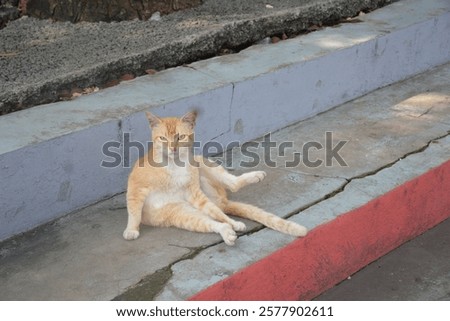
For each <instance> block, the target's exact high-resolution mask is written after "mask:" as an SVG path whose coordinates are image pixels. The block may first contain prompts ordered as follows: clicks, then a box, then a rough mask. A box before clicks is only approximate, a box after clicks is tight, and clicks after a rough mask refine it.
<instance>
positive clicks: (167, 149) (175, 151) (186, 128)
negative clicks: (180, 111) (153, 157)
mask: <svg viewBox="0 0 450 321" xmlns="http://www.w3.org/2000/svg"><path fill="white" fill-rule="evenodd" d="M146 114H147V119H148V121H149V123H150V127H151V129H152V141H153V148H154V149H155V150H157V151H159V152H162V153H163V154H164V155H166V156H168V157H170V158H174V157H175V156H181V155H188V153H189V151H190V148H191V146H192V144H193V142H194V127H195V120H196V119H197V112H196V111H195V110H194V111H191V112H188V113H187V114H186V115H184V116H183V117H181V118H177V117H168V118H160V117H158V116H155V115H153V114H152V113H150V112H147V113H146Z"/></svg>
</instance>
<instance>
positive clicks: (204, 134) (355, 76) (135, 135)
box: [0, 0, 450, 240]
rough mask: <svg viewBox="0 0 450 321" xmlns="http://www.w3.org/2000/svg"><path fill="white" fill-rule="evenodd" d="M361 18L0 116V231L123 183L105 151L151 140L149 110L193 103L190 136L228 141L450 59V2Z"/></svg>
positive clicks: (176, 111)
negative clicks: (196, 112) (195, 111)
mask: <svg viewBox="0 0 450 321" xmlns="http://www.w3.org/2000/svg"><path fill="white" fill-rule="evenodd" d="M405 12H408V15H405ZM360 19H361V21H362V22H359V23H353V24H343V25H340V26H337V27H334V28H326V29H324V30H321V31H318V32H315V33H311V34H308V35H305V36H303V37H298V38H294V39H288V40H286V41H282V42H279V43H278V44H276V45H258V46H253V47H251V48H248V49H246V50H243V51H241V52H240V53H238V54H235V55H229V56H226V57H218V58H213V59H209V60H208V61H207V62H199V63H195V64H192V65H189V66H186V67H177V68H174V69H169V70H166V71H163V72H160V73H157V74H156V75H153V76H144V77H139V78H137V79H134V80H131V81H128V82H124V83H122V84H120V85H118V86H115V87H112V88H108V89H106V90H101V91H100V92H98V93H95V94H92V95H88V96H84V97H80V98H79V99H75V100H72V101H67V102H58V103H53V104H48V105H42V106H39V108H30V109H27V110H23V111H19V112H16V113H12V114H9V115H5V116H2V117H0V137H1V138H2V141H1V144H0V164H2V165H1V166H2V170H1V171H0V184H1V189H2V191H3V192H2V193H1V194H0V207H1V208H2V210H3V211H2V212H0V220H2V222H5V223H4V224H2V225H0V240H2V239H6V238H8V237H11V236H12V235H15V234H17V233H20V232H23V231H26V230H29V229H31V228H34V227H36V226H37V225H39V224H42V223H45V222H49V221H51V220H52V219H55V218H57V217H61V216H62V215H65V214H67V213H69V212H72V211H74V210H77V209H80V208H82V207H85V206H87V205H90V204H93V203H95V202H96V201H99V200H101V199H106V198H109V197H111V196H113V195H115V194H118V193H121V192H123V190H124V188H125V182H126V176H127V175H128V172H129V166H127V164H125V162H124V161H123V162H122V163H121V164H119V166H115V167H114V168H110V167H107V166H105V163H104V162H105V161H106V162H110V161H112V160H114V159H111V157H110V156H107V154H108V153H105V150H104V148H105V147H106V146H108V144H110V143H114V144H116V146H118V147H114V148H112V151H115V152H118V155H120V156H121V157H122V156H124V155H123V154H124V152H125V151H126V150H124V146H125V143H126V140H125V137H124V135H125V134H127V133H129V132H132V134H131V141H134V142H140V143H142V144H143V145H144V146H146V145H147V139H148V136H149V131H148V125H147V121H146V119H145V117H144V114H143V112H144V111H146V110H149V109H151V110H152V111H153V112H155V113H156V114H158V115H161V116H165V115H181V114H182V113H185V112H186V111H187V110H188V109H191V108H193V107H197V109H198V110H199V111H200V113H201V114H200V118H199V126H198V129H197V133H198V135H197V137H196V138H197V140H198V141H200V142H201V143H203V144H204V143H205V142H208V141H211V140H213V141H216V142H217V143H219V144H220V145H222V146H227V145H228V143H230V142H237V143H243V142H245V141H248V140H251V139H254V138H256V137H259V136H262V135H264V134H265V133H267V132H272V131H275V130H278V129H279V128H283V127H285V126H286V125H288V124H292V123H295V122H298V121H300V120H303V119H306V118H308V117H311V116H313V115H315V114H317V113H320V112H323V111H325V110H328V109H330V108H333V107H335V106H336V105H338V104H341V103H343V102H346V101H349V100H351V99H354V98H356V97H359V96H361V95H364V94H365V93H367V92H370V91H372V90H374V89H376V88H379V87H381V86H385V85H388V84H391V83H392V82H395V81H398V80H401V79H404V78H406V77H409V76H411V75H414V74H416V73H418V72H421V71H424V70H427V69H429V68H430V67H431V66H435V65H439V64H442V63H444V62H446V61H448V60H449V59H450V56H449V55H448V52H450V38H449V37H447V34H448V30H450V6H449V3H448V2H446V1H441V0H432V1H426V2H424V1H418V0H404V1H401V2H396V3H394V4H392V5H391V6H389V7H387V8H381V9H379V10H377V11H375V12H372V13H370V14H366V15H365V16H363V17H361V18H360ZM58 39H59V38H58ZM273 57H278V59H274V58H273ZM361 118H364V117H361ZM385 122H386V124H388V122H389V120H386V121H385ZM321 137H324V134H321ZM409 141H410V140H408V139H405V140H404V142H405V143H407V142H409ZM225 148H226V147H225ZM107 151H108V152H111V149H109V150H107ZM116 155H117V154H116ZM136 157H137V148H135V147H132V148H131V159H130V163H132V162H133V160H134V159H136ZM121 159H122V160H123V159H124V158H123V157H122V158H121ZM102 164H103V165H102ZM325 172H326V170H324V173H325ZM325 174H326V173H325ZM30 182H32V183H31V184H30ZM24 199H26V201H24Z"/></svg>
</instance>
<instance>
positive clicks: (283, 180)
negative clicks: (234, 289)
mask: <svg viewBox="0 0 450 321" xmlns="http://www.w3.org/2000/svg"><path fill="white" fill-rule="evenodd" d="M449 74H450V64H447V65H443V66H441V67H439V68H436V69H433V70H431V71H429V72H427V73H424V74H422V75H420V76H418V77H415V78H412V79H409V80H406V81H404V82H401V83H397V84H394V85H392V86H390V87H387V88H384V89H380V90H378V91H376V92H374V93H371V94H368V95H367V96H365V97H362V98H360V99H357V100H355V101H352V102H349V103H347V104H345V105H342V106H339V107H337V108H335V109H334V110H331V111H329V112H326V113H323V114H321V115H318V116H316V117H314V118H312V119H309V120H306V121H303V122H300V123H298V124H295V125H293V126H290V127H287V128H284V129H282V130H280V131H278V132H276V133H274V134H273V136H272V137H273V138H275V141H277V142H278V143H281V142H285V141H286V140H292V141H293V142H294V146H295V148H297V147H298V146H301V145H302V144H303V143H304V142H306V141H308V140H311V141H313V140H319V141H320V140H321V139H323V137H324V131H326V130H329V129H330V130H332V131H333V132H336V138H338V139H345V140H349V143H348V144H351V143H352V142H355V143H356V144H355V145H349V146H353V147H354V148H347V147H345V149H342V152H343V157H344V158H345V157H347V158H348V163H349V166H348V167H342V166H337V165H336V164H334V166H331V167H329V168H319V169H318V170H314V171H309V169H308V168H305V167H296V168H292V169H291V168H289V169H288V168H285V167H283V166H279V167H276V168H270V167H268V166H264V165H261V164H260V165H258V169H261V168H263V169H265V170H266V171H267V172H268V176H267V178H266V180H265V181H263V182H262V183H260V184H257V185H254V186H249V187H247V188H246V189H244V190H243V191H242V193H239V194H237V195H234V196H233V198H234V199H239V200H241V201H246V202H249V203H252V204H255V205H258V206H261V207H263V208H265V209H266V210H270V211H272V212H274V213H275V214H277V215H280V216H290V218H289V219H292V220H294V221H296V222H298V223H300V224H304V225H305V226H307V227H308V228H310V229H311V228H314V227H315V226H318V225H320V224H323V223H325V222H327V221H330V220H332V219H334V218H335V217H337V216H339V215H341V214H343V213H345V212H347V211H349V210H351V209H354V208H356V207H359V206H361V205H364V204H365V203H366V202H367V201H369V200H371V199H373V198H374V197H376V196H377V195H381V194H383V193H384V192H387V191H389V190H391V189H392V188H394V187H396V186H398V185H399V184H401V183H402V182H405V181H407V180H409V179H411V178H414V177H416V176H418V175H420V174H421V173H423V172H426V171H427V170H428V169H430V168H433V167H435V166H437V165H439V164H441V163H443V162H445V161H447V160H448V159H449V158H450V137H449V131H450V125H449V117H450V116H449V115H450V113H449V111H450V104H449V100H448V99H447V98H445V97H450V92H449V90H448V88H450V86H449V85H450V77H446V75H449ZM431 92H433V93H438V94H436V97H439V99H438V100H436V99H434V98H433V99H431V100H427V99H416V100H414V99H412V98H413V97H421V95H424V93H431ZM436 101H437V102H438V103H436V104H435V102H436ZM428 104H431V105H432V106H433V108H431V109H430V108H429V107H428V106H429V105H428ZM401 106H408V107H407V109H408V110H414V111H415V112H416V111H417V110H421V108H422V110H429V111H428V112H427V113H426V114H425V115H423V116H421V117H415V116H414V115H413V116H411V115H410V114H409V113H408V114H407V115H404V114H403V111H404V108H405V107H401ZM365 115H366V116H365ZM258 141H259V142H261V140H257V141H256V142H258ZM296 150H298V149H296ZM257 151H258V153H259V155H260V157H261V158H262V154H261V153H262V149H261V148H258V149H257ZM293 151H294V150H291V151H290V152H291V153H292V152H293ZM234 154H235V156H236V157H237V159H238V160H239V159H243V156H242V155H240V154H239V152H238V151H237V150H235V151H234ZM367 155H371V157H368V156H367ZM287 156H289V155H287V154H286V155H285V156H284V158H285V157H287ZM405 156H406V157H405ZM277 161H278V162H281V163H283V162H284V160H283V157H282V156H280V157H279V158H278V159H277ZM246 170H248V169H243V168H239V169H237V168H236V169H234V172H236V173H239V172H242V171H246ZM299 211H300V213H298V212H299ZM297 213H298V214H297ZM126 217H127V216H126V209H125V200H124V195H123V194H121V195H117V196H116V197H113V198H111V199H109V200H106V201H102V202H99V203H98V204H96V205H94V206H89V207H87V208H85V209H83V210H81V211H78V212H75V213H72V214H70V215H68V216H66V217H64V218H62V219H59V220H56V221H55V222H53V223H51V224H47V225H44V226H43V227H41V228H39V229H37V230H34V231H32V232H29V233H25V234H23V235H22V236H19V237H15V238H12V239H10V240H8V241H5V242H3V243H1V244H0V299H2V300H109V299H113V298H116V297H118V299H127V298H133V299H137V298H142V299H160V300H168V299H174V300H181V299H186V298H188V297H189V296H191V295H193V294H195V293H196V292H198V291H200V290H202V289H203V288H205V287H206V286H208V285H211V284H212V283H214V282H216V281H218V280H220V279H223V278H225V277H226V276H228V275H230V274H232V273H234V272H236V271H238V270H239V269H242V268H243V267H245V266H247V265H248V264H251V263H252V262H255V261H257V260H259V259H260V258H262V257H264V256H266V255H268V254H270V253H272V252H273V251H275V250H277V249H278V248H280V247H282V246H284V245H286V244H288V243H289V242H291V241H292V240H293V238H292V237H290V236H286V235H283V234H281V233H278V232H275V231H272V230H268V229H265V228H264V229H259V227H258V226H257V225H256V224H252V225H250V224H249V228H250V231H249V232H247V233H246V234H243V235H241V236H240V237H239V239H238V241H237V243H236V245H235V246H234V247H228V246H226V245H225V244H223V243H222V242H221V239H220V237H219V236H216V235H212V234H198V233H192V232H188V231H182V230H177V229H171V228H169V229H163V228H151V227H144V228H143V229H142V234H141V237H140V238H139V239H138V240H136V241H133V242H126V241H124V240H123V239H122V236H121V235H122V231H123V228H124V227H125V223H126ZM161 271H163V272H164V273H161ZM152 276H155V278H152ZM160 276H163V278H164V279H167V283H166V284H165V285H164V284H161V282H159V281H160V280H159V278H160ZM140 281H142V282H141V283H139V282H140ZM136 293H138V294H136ZM122 294H126V295H122ZM136 296H137V297H136Z"/></svg>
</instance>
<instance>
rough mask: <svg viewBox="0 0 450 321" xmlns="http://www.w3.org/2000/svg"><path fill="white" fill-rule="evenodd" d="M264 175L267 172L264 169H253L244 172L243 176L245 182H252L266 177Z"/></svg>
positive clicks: (257, 181)
mask: <svg viewBox="0 0 450 321" xmlns="http://www.w3.org/2000/svg"><path fill="white" fill-rule="evenodd" d="M266 175H267V174H266V172H264V171H254V172H250V173H246V174H244V175H243V176H244V177H245V180H246V182H247V184H254V183H259V182H261V181H262V180H263V179H264V178H266Z"/></svg>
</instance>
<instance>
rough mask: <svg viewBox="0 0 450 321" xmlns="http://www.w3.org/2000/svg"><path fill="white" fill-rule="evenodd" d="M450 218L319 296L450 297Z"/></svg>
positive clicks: (342, 298) (344, 298)
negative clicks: (449, 249)
mask: <svg viewBox="0 0 450 321" xmlns="http://www.w3.org/2000/svg"><path fill="white" fill-rule="evenodd" d="M449 246H450V219H447V220H446V221H444V222H443V223H441V224H439V225H438V226H436V227H435V228H433V229H431V230H429V231H427V232H426V233H424V234H422V235H421V236H419V237H417V238H415V239H413V240H411V241H410V242H408V243H405V244H403V245H402V246H400V247H399V248H397V249H395V250H394V251H392V252H391V253H389V254H387V255H385V256H383V257H382V258H380V259H378V260H377V261H375V262H373V263H371V264H370V265H368V266H367V267H365V268H364V269H362V270H361V271H359V272H358V273H356V274H354V275H352V276H350V277H349V278H348V280H345V281H343V282H342V283H340V284H338V285H337V286H335V287H334V288H332V289H330V290H328V291H326V292H324V293H323V294H322V295H320V296H318V297H317V298H316V300H321V301H331V300H333V301H334V300H338V301H361V300H362V301H372V300H373V301H396V300H401V301H416V300H418V301H430V300H433V301H437V300H442V301H449V300H450V252H449V251H448V248H449Z"/></svg>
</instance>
